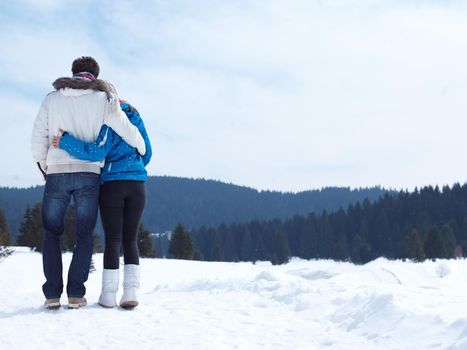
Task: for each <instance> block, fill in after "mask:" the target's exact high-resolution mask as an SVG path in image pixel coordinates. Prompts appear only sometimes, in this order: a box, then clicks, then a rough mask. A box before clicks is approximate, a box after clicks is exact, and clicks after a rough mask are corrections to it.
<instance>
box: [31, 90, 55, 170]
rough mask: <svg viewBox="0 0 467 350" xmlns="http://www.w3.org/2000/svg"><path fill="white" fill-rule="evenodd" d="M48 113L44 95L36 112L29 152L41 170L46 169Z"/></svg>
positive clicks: (48, 142) (48, 144)
mask: <svg viewBox="0 0 467 350" xmlns="http://www.w3.org/2000/svg"><path fill="white" fill-rule="evenodd" d="M48 114H49V111H48V107H47V97H46V98H45V99H44V101H43V102H42V105H41V107H40V109H39V112H38V113H37V116H36V119H35V121H34V126H33V129H32V135H31V153H32V156H33V158H34V160H35V161H36V162H37V163H39V165H40V167H41V168H42V170H43V171H46V168H47V166H46V158H47V152H48V150H49V147H50V140H49V115H48Z"/></svg>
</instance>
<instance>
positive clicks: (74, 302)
mask: <svg viewBox="0 0 467 350" xmlns="http://www.w3.org/2000/svg"><path fill="white" fill-rule="evenodd" d="M86 305H88V302H87V300H86V298H85V297H82V298H75V297H68V308H69V309H79V308H80V307H82V306H86Z"/></svg>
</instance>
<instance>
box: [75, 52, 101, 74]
mask: <svg viewBox="0 0 467 350" xmlns="http://www.w3.org/2000/svg"><path fill="white" fill-rule="evenodd" d="M99 70H100V69H99V64H98V63H97V61H96V60H95V59H94V58H92V57H90V56H82V57H79V58H77V59H76V60H74V61H73V64H72V65H71V71H72V72H73V74H76V73H81V72H89V73H91V74H92V75H94V77H95V78H97V76H98V75H99Z"/></svg>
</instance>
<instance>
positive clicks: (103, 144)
mask: <svg viewBox="0 0 467 350" xmlns="http://www.w3.org/2000/svg"><path fill="white" fill-rule="evenodd" d="M120 107H121V108H122V111H123V112H125V114H126V115H127V117H128V119H129V120H130V122H131V123H132V124H133V125H135V126H136V127H137V128H138V130H139V132H140V133H141V136H142V137H143V139H144V142H145V144H146V154H145V155H144V156H141V155H140V154H139V153H138V151H137V150H136V149H135V148H133V147H131V146H130V145H128V144H127V143H126V142H125V141H123V140H122V138H121V137H120V136H119V135H118V134H117V133H116V132H115V131H113V130H112V129H111V128H109V127H108V126H107V125H104V126H102V128H101V131H100V132H99V136H98V137H97V140H96V141H95V142H94V143H87V142H84V141H81V140H79V139H77V138H76V137H73V136H72V135H70V134H68V133H64V134H63V136H62V137H61V139H60V148H61V149H63V150H65V151H67V152H68V153H69V154H71V155H72V156H73V157H76V158H79V159H85V160H90V161H102V160H104V159H105V164H104V168H103V169H102V173H101V177H100V181H101V184H102V183H104V182H107V181H114V180H134V181H146V180H147V177H148V175H147V172H146V169H145V166H146V165H147V164H148V163H149V161H150V160H151V156H152V148H151V143H150V141H149V137H148V134H147V132H146V129H145V127H144V123H143V120H142V119H141V117H140V115H139V113H138V111H137V110H136V109H135V108H134V107H133V106H131V105H130V104H128V103H126V102H123V103H121V104H120Z"/></svg>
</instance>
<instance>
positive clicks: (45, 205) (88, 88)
mask: <svg viewBox="0 0 467 350" xmlns="http://www.w3.org/2000/svg"><path fill="white" fill-rule="evenodd" d="M99 70H100V69H99V65H98V63H97V62H96V60H95V59H94V58H92V57H80V58H77V59H76V60H74V61H73V64H72V68H71V71H72V73H73V77H72V78H59V79H57V80H56V81H55V82H54V84H53V85H54V87H55V89H56V91H53V92H51V93H49V94H48V95H47V96H46V97H45V99H44V101H43V102H42V105H41V107H40V110H39V113H38V115H37V117H36V120H35V122H34V128H33V132H32V137H31V150H32V154H33V157H34V159H35V161H36V162H37V164H38V166H39V169H40V170H41V172H42V173H43V175H44V178H45V179H46V184H45V190H44V197H43V201H42V222H43V227H44V245H43V252H42V260H43V268H44V275H45V278H46V282H45V283H44V285H43V286H42V290H43V292H44V295H45V298H46V300H45V307H46V308H49V309H56V308H59V307H60V297H61V294H62V292H63V279H62V252H61V248H60V238H61V236H62V234H63V230H64V218H65V213H66V210H67V208H68V205H69V203H70V200H71V198H73V201H74V206H75V214H76V245H75V248H74V251H73V258H72V261H71V265H70V268H69V271H68V282H67V287H66V291H67V294H68V307H69V308H79V307H80V306H85V305H86V303H87V302H86V299H85V297H84V295H85V293H86V288H85V286H84V283H85V282H86V281H87V279H88V274H89V267H90V263H91V258H92V248H93V247H92V233H93V231H94V227H95V225H96V221H97V209H98V194H99V174H100V171H101V167H102V166H103V162H91V161H84V160H79V159H76V158H73V157H71V156H70V155H69V154H68V153H67V152H65V151H63V150H61V149H57V148H54V147H51V144H52V139H53V137H54V136H55V135H58V134H59V130H61V129H62V130H65V131H67V132H69V133H70V134H72V135H73V136H75V137H77V138H80V139H82V140H85V141H87V142H91V141H94V140H95V139H96V138H97V136H98V134H99V131H100V129H101V127H102V125H103V124H106V125H108V126H109V127H111V128H112V129H113V130H114V131H115V132H116V133H118V134H119V135H120V136H121V137H122V138H123V139H124V140H125V142H127V143H128V144H129V145H131V146H133V147H135V148H136V150H135V152H136V151H138V152H139V153H140V154H141V155H144V154H145V152H146V149H145V144H144V140H143V138H142V136H141V135H140V133H139V131H138V129H137V128H136V127H135V126H134V125H132V124H131V123H130V121H129V120H128V118H127V117H126V115H125V114H124V113H122V111H121V109H120V107H119V103H118V98H117V97H116V96H114V95H112V94H111V92H110V91H112V90H111V89H110V88H109V84H108V83H107V82H105V81H103V80H99V79H97V77H98V75H99Z"/></svg>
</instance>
